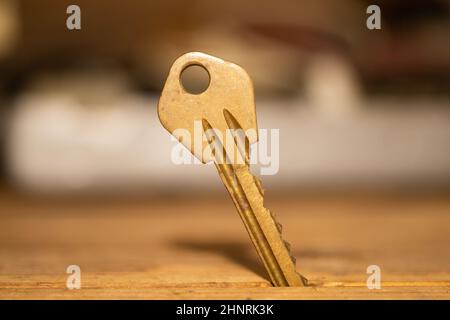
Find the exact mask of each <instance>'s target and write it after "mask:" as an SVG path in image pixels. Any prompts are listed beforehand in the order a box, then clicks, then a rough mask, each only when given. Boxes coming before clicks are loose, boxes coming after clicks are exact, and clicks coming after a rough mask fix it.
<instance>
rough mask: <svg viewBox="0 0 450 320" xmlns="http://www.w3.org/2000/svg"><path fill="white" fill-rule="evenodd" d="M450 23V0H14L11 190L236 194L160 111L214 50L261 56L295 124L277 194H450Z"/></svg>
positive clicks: (286, 127)
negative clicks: (163, 95) (164, 98)
mask: <svg viewBox="0 0 450 320" xmlns="http://www.w3.org/2000/svg"><path fill="white" fill-rule="evenodd" d="M71 4H76V5H78V6H79V7H80V8H81V30H68V29H67V27H66V19H67V18H68V16H69V14H67V13H66V9H67V7H68V6H69V5H71ZM371 4H377V5H379V6H380V8H381V27H382V29H381V30H368V29H367V28H366V19H367V18H368V16H369V15H368V14H367V13H366V8H367V7H368V6H369V5H371ZM449 35H450V1H447V0H430V1H420V0H413V1H400V0H390V1H364V0H353V1H345V2H343V1H337V0H336V1H332V0H321V1H299V0H284V1H261V0H258V1H256V0H249V1H237V0H227V1H222V0H219V1H201V0H193V1H162V0H161V1H159V0H154V1H138V0H129V1H126V2H124V1H119V0H97V1H87V0H77V1H64V0H40V1H31V0H28V1H26V0H1V1H0V120H1V122H0V130H1V136H0V137H1V144H0V146H1V148H0V160H1V161H0V163H1V171H0V172H1V173H0V185H1V190H2V193H3V195H4V197H8V195H10V194H12V193H13V194H22V195H23V194H27V195H46V196H49V197H50V198H51V197H55V198H57V197H60V196H61V195H69V196H70V195H82V196H92V195H97V194H98V195H107V196H112V195H114V196H117V195H136V194H140V195H163V194H165V195H178V194H188V193H195V194H197V195H198V194H200V192H201V193H202V194H203V193H211V194H213V193H217V194H220V195H222V194H223V193H224V189H223V187H222V185H221V182H220V179H219V178H218V176H217V173H216V172H215V168H214V167H213V166H198V165H197V166H188V165H181V166H180V165H178V166H177V165H175V164H173V163H172V161H171V160H170V156H171V150H172V148H173V146H174V145H175V142H173V141H171V140H170V135H169V134H168V133H167V132H166V131H165V130H164V129H163V128H162V126H161V125H160V123H159V120H158V118H157V113H156V105H157V100H158V96H159V94H160V92H161V89H162V86H163V84H164V81H165V78H166V75H167V72H168V70H169V67H170V65H171V64H172V62H173V61H174V59H176V58H177V57H178V56H180V55H181V54H183V53H185V52H188V51H203V52H206V53H209V54H212V55H216V56H218V57H220V58H223V59H225V60H228V61H232V62H235V63H237V64H239V65H241V66H242V67H244V68H245V69H246V70H247V71H248V73H249V74H250V76H251V77H252V79H253V81H254V85H255V96H256V105H257V116H258V122H259V128H264V129H271V128H276V129H280V168H279V173H278V174H277V175H274V176H265V177H263V182H264V185H265V187H266V188H267V189H268V190H269V191H270V193H271V194H282V193H289V194H294V195H301V194H305V193H309V192H311V193H318V194H320V193H321V192H328V193H330V192H331V193H340V192H361V191H364V192H366V191H367V192H380V191H382V192H395V193H399V192H400V193H403V192H419V193H430V192H431V193H439V194H442V193H443V194H448V191H449V190H450V41H449ZM189 81H191V82H192V84H193V85H194V86H195V84H196V83H200V82H201V81H202V79H200V76H195V75H192V76H191V77H190V78H189Z"/></svg>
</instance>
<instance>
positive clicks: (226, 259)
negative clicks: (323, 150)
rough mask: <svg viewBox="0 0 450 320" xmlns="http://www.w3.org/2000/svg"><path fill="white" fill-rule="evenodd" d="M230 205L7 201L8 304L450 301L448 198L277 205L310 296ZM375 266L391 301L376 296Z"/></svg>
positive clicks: (290, 200)
mask: <svg viewBox="0 0 450 320" xmlns="http://www.w3.org/2000/svg"><path fill="white" fill-rule="evenodd" d="M228 200H229V199H227V198H226V197H225V195H224V197H223V199H222V198H210V199H208V200H206V201H205V200H201V199H198V198H197V199H186V198H159V199H154V198H149V199H134V200H117V199H116V200H92V199H91V200H89V201H87V200H82V199H74V200H61V201H54V200H36V199H27V198H25V199H24V198H22V197H21V196H11V195H8V196H0V208H1V213H0V298H2V299H181V298H183V299H218V298H227V299H228V298H237V299H380V298H381V299H449V298H450V199H448V198H446V197H441V198H437V199H435V198H432V199H429V198H412V197H408V198H406V199H397V198H394V199H392V198H385V197H363V198H349V197H347V198H339V197H337V198H336V197H311V198H295V197H284V198H282V197H276V198H273V199H270V201H268V203H266V205H267V207H269V208H271V209H272V210H273V211H274V212H276V213H277V218H278V220H279V221H280V222H281V223H282V224H283V227H284V229H283V233H284V237H285V239H287V240H288V241H289V242H290V243H291V245H292V251H293V253H294V254H295V255H296V256H297V268H298V270H300V271H301V272H302V274H304V275H305V276H306V277H307V278H308V279H309V280H310V282H311V283H312V286H310V287H307V288H273V287H271V286H270V283H269V282H268V280H267V275H266V274H265V271H264V269H263V267H262V265H261V263H260V262H259V261H258V257H257V255H256V253H255V251H254V249H253V247H252V245H251V242H250V240H249V239H248V235H247V234H246V232H245V230H244V226H243V224H242V222H241V221H240V220H239V217H238V215H237V214H236V212H235V210H234V208H233V206H232V203H231V201H228ZM71 264H76V265H79V266H80V267H81V271H82V278H81V279H82V288H81V289H80V290H68V289H67V288H66V277H67V274H66V273H65V270H66V268H67V266H68V265H71ZM371 264H376V265H378V266H380V268H381V271H382V289H381V290H369V289H368V288H367V287H366V279H367V276H368V275H367V274H366V268H367V266H368V265H371Z"/></svg>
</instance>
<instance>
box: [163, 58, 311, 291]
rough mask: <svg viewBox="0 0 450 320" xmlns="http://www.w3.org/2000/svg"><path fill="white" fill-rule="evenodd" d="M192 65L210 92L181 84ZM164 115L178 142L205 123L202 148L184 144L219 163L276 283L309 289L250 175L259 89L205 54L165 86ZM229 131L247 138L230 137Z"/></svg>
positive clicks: (179, 67) (181, 61) (186, 62)
mask: <svg viewBox="0 0 450 320" xmlns="http://www.w3.org/2000/svg"><path fill="white" fill-rule="evenodd" d="M192 65H199V66H201V67H203V68H204V69H205V70H206V71H207V72H208V74H209V77H210V82H209V86H208V88H207V89H206V90H205V91H204V92H202V93H200V94H191V93H189V92H187V91H186V90H185V89H184V87H183V85H182V84H181V73H182V72H183V71H184V70H185V69H186V68H187V67H189V66H192ZM158 115H159V119H160V121H161V123H162V125H163V126H164V128H166V129H167V130H168V131H169V132H170V133H172V134H174V135H175V136H176V137H177V135H176V134H175V130H177V129H184V130H187V131H188V132H189V133H190V136H191V137H194V136H195V134H198V124H200V128H201V129H202V132H201V134H202V135H204V136H205V137H206V139H203V140H202V142H201V145H199V144H198V143H196V139H195V137H194V139H190V140H189V139H187V140H180V142H181V143H183V144H184V145H185V146H186V147H187V148H188V149H189V150H190V151H191V152H192V154H193V155H194V156H195V157H197V158H198V159H199V160H201V161H202V162H203V163H207V162H210V161H214V162H215V165H216V167H217V170H218V172H219V175H220V178H221V179H222V181H223V183H224V185H225V187H226V189H227V190H228V193H229V194H230V196H231V198H232V199H233V202H234V205H235V206H236V208H237V210H238V212H239V215H240V216H241V219H242V221H243V222H244V225H245V227H246V229H247V232H248V234H249V235H250V238H251V240H252V242H253V245H254V246H255V248H256V251H257V253H258V255H259V257H260V258H261V260H262V262H263V264H264V266H265V268H266V270H267V272H268V274H269V276H270V279H271V281H272V284H273V285H275V286H304V285H306V284H307V280H306V278H304V277H303V276H301V275H299V274H298V273H297V272H296V269H295V258H294V257H292V256H291V255H290V252H289V244H288V243H287V242H285V241H284V240H283V239H282V237H281V225H280V224H279V223H278V222H276V221H275V218H274V216H273V215H272V213H271V212H270V211H269V210H268V209H266V208H265V207H264V194H263V189H262V187H261V183H260V181H259V179H258V178H256V177H255V176H253V175H252V174H251V172H250V165H249V146H250V144H252V143H255V142H257V140H258V136H257V123H256V109H255V103H254V97H253V85H252V82H251V79H250V77H249V76H248V74H247V73H246V72H245V70H244V69H242V68H241V67H239V66H237V65H235V64H232V63H230V62H225V61H223V60H221V59H219V58H216V57H213V56H210V55H207V54H204V53H200V52H191V53H187V54H185V55H183V56H181V57H179V58H178V59H177V60H176V61H175V62H174V64H173V65H172V67H171V69H170V72H169V75H168V78H167V80H166V83H165V85H164V89H163V91H162V94H161V98H160V100H159V103H158ZM196 124H197V127H196ZM227 129H228V132H230V130H231V132H240V133H242V132H245V133H246V134H244V135H242V134H234V135H229V134H226V132H227ZM252 129H253V131H252ZM248 132H254V133H255V134H247V133H248ZM177 138H180V137H177ZM231 140H232V141H231ZM229 146H233V148H234V149H230V148H229ZM205 150H209V151H210V152H205ZM236 150H237V151H236Z"/></svg>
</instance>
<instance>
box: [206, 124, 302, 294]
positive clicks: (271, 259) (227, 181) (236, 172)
mask: <svg viewBox="0 0 450 320" xmlns="http://www.w3.org/2000/svg"><path fill="white" fill-rule="evenodd" d="M203 126H204V130H205V133H206V135H207V138H208V140H212V139H214V138H215V137H214V136H213V135H214V131H213V130H211V129H212V127H211V125H210V124H209V123H208V121H206V120H204V121H203ZM224 156H225V157H227V155H226V153H225V154H224ZM215 165H216V168H217V170H218V172H219V175H220V177H221V179H222V182H223V184H224V185H225V187H226V189H227V191H228V193H229V194H230V196H231V198H232V200H233V203H234V205H235V207H236V209H237V210H238V212H239V215H240V217H241V220H242V221H243V223H244V225H245V228H246V229H247V232H248V234H249V235H250V239H251V240H252V243H253V245H254V247H255V248H256V251H257V252H258V255H259V257H260V258H261V261H262V262H263V264H264V266H265V268H266V270H267V272H268V274H269V276H270V279H271V281H272V283H273V284H274V285H275V286H280V287H281V286H305V285H307V280H306V278H304V277H303V276H301V275H299V274H298V273H297V271H296V269H295V258H293V256H292V255H291V252H290V245H289V243H287V242H286V241H284V240H283V238H282V236H281V224H280V223H278V222H277V221H276V220H275V218H274V216H273V214H272V213H271V212H270V211H269V210H268V209H266V208H265V206H264V193H263V190H262V185H261V181H259V179H258V178H257V177H255V176H254V175H253V174H252V173H251V172H250V166H249V164H248V163H247V164H236V163H231V162H230V161H223V159H222V158H217V157H216V161H215Z"/></svg>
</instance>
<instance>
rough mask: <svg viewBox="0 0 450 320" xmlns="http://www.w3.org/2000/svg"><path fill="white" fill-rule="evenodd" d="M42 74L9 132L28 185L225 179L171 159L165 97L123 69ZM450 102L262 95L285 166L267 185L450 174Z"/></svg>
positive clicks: (12, 162)
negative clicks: (312, 103)
mask: <svg viewBox="0 0 450 320" xmlns="http://www.w3.org/2000/svg"><path fill="white" fill-rule="evenodd" d="M39 83H41V85H40V86H36V87H34V88H33V89H30V90H29V91H28V92H27V93H26V94H25V95H23V96H22V97H21V98H20V99H19V100H18V101H17V105H16V108H15V113H14V114H13V119H12V122H11V130H10V134H9V135H8V146H9V149H8V152H7V156H8V159H9V161H8V162H9V169H10V172H11V174H12V176H13V178H14V179H15V181H16V182H17V183H19V184H20V185H21V186H23V187H25V188H28V189H30V190H35V191H40V192H65V191H74V190H78V191H92V190H96V191H108V190H122V191H124V190H129V191H135V190H144V191H149V192H152V191H153V192H160V191H174V192H178V191H180V192H186V190H192V191H193V190H203V192H206V191H209V190H222V189H223V188H222V187H221V182H220V179H219V178H218V177H217V173H216V171H215V169H214V167H213V166H208V165H175V164H173V163H172V161H171V151H172V147H173V146H174V145H175V143H176V142H174V141H172V140H171V136H170V135H169V134H168V133H167V132H166V131H165V130H164V129H163V128H162V126H161V124H160V122H159V119H158V117H157V113H156V103H157V97H149V96H145V95H136V94H132V93H130V91H129V90H128V89H127V82H126V81H125V80H124V79H123V78H122V77H121V76H120V75H115V76H114V75H111V74H109V73H108V74H104V75H101V74H100V75H95V74H88V75H82V74H81V75H71V76H70V77H68V78H67V79H61V78H58V79H56V78H53V79H52V78H49V79H47V80H45V81H44V80H40V81H39ZM330 103H331V102H330ZM441 104H442V105H441ZM448 104H449V102H448V101H443V102H442V103H438V102H434V103H432V102H430V101H426V100H423V101H418V100H415V101H405V100H398V99H397V100H395V99H392V100H390V101H389V100H383V101H381V100H379V101H373V102H371V103H370V106H369V105H368V104H367V103H366V104H365V105H363V106H362V107H361V108H359V112H356V113H349V114H347V115H346V116H340V117H329V116H327V115H324V114H323V113H321V112H319V113H318V112H315V111H314V107H308V105H307V104H306V103H304V102H301V101H292V102H291V103H286V102H280V101H272V102H271V101H261V102H260V101H257V110H258V112H257V114H258V125H259V128H261V129H263V128H266V129H270V128H277V129H280V171H279V173H278V174H277V175H275V176H266V177H264V179H263V180H264V185H265V186H266V187H268V189H270V190H286V189H287V188H290V187H295V186H301V187H311V186H314V187H316V186H325V187H337V186H360V185H362V184H364V185H368V186H389V185H392V184H395V185H410V184H420V186H421V187H423V186H427V185H433V184H440V183H442V182H445V183H447V184H448V182H449V181H450V148H449V146H450V110H449V109H448V108H445V106H447V107H448ZM220 192H221V191H220Z"/></svg>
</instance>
